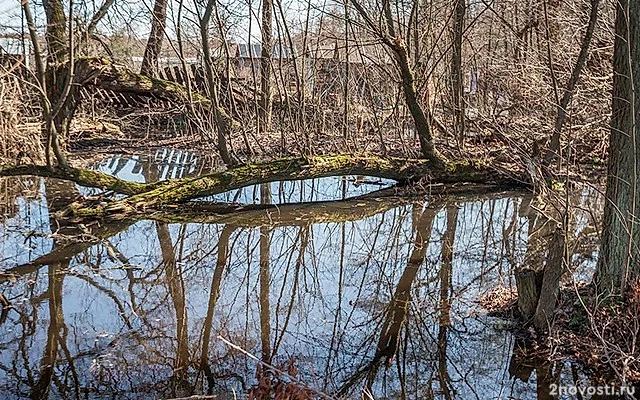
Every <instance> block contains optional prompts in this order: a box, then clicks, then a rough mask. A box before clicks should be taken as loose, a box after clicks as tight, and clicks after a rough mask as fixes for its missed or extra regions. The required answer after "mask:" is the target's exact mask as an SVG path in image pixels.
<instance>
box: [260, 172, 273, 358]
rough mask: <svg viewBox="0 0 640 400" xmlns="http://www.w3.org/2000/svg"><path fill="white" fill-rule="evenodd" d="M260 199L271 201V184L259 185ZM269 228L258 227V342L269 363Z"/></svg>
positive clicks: (262, 201) (263, 355)
mask: <svg viewBox="0 0 640 400" xmlns="http://www.w3.org/2000/svg"><path fill="white" fill-rule="evenodd" d="M260 200H261V203H263V204H269V203H270V202H271V185H270V184H268V183H267V184H262V185H260ZM270 235H271V233H270V230H269V227H267V226H261V227H260V272H259V280H260V295H259V296H260V343H261V348H262V361H263V362H265V363H267V364H271V314H270V308H271V305H270V300H269V295H270V294H269V284H270V282H269V281H270V272H269V258H270V256H271V253H270V247H271V245H270Z"/></svg>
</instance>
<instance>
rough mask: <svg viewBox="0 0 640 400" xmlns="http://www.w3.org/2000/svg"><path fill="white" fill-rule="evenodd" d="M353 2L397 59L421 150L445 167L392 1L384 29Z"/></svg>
mask: <svg viewBox="0 0 640 400" xmlns="http://www.w3.org/2000/svg"><path fill="white" fill-rule="evenodd" d="M351 3H352V4H353V6H354V7H355V9H356V11H357V12H358V14H359V15H360V17H362V18H363V19H364V21H365V23H366V24H367V25H368V26H369V27H370V28H371V29H372V30H373V31H374V32H377V34H378V35H379V37H380V39H381V40H382V42H383V43H384V44H385V45H387V46H388V47H389V48H390V49H391V51H392V53H393V57H394V59H395V63H396V66H397V67H398V70H399V71H400V79H401V81H402V91H403V93H404V99H405V103H406V105H407V108H408V109H409V112H410V113H411V117H412V118H413V122H414V124H415V127H416V133H417V134H418V140H419V142H420V151H421V153H422V157H424V158H425V159H427V160H429V161H432V162H434V163H435V164H438V165H442V163H443V160H442V157H441V156H440V154H439V153H438V152H437V151H436V148H435V146H434V143H433V134H432V131H431V122H432V118H431V113H430V112H429V110H428V109H425V107H423V106H422V104H420V102H419V100H418V97H419V96H418V92H417V90H416V85H415V74H414V72H413V68H412V66H411V60H410V58H409V54H408V52H407V47H406V45H405V43H404V41H403V39H402V37H400V36H399V34H398V33H397V32H396V28H395V22H394V20H393V13H392V11H391V2H390V1H384V2H383V3H382V4H383V12H384V21H385V22H384V25H383V26H380V25H379V24H378V23H377V22H376V21H375V20H374V19H373V18H372V17H371V15H369V13H368V12H367V10H366V9H365V8H364V6H363V5H362V4H361V3H360V2H359V1H358V0H351Z"/></svg>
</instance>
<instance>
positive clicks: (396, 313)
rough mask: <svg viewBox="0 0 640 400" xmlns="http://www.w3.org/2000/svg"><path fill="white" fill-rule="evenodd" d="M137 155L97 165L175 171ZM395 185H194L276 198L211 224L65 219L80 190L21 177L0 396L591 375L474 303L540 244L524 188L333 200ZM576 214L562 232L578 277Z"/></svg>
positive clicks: (311, 389)
mask: <svg viewBox="0 0 640 400" xmlns="http://www.w3.org/2000/svg"><path fill="white" fill-rule="evenodd" d="M142 159H143V158H141V157H138V158H132V159H127V160H126V162H123V161H121V160H122V157H120V158H119V159H118V160H120V161H118V160H115V161H114V160H112V159H110V160H106V161H104V162H101V163H100V164H99V166H98V168H100V169H101V170H103V171H105V172H110V173H113V174H114V175H119V174H120V176H122V174H125V175H128V176H126V178H127V179H133V180H138V181H151V180H158V179H162V178H163V176H169V177H178V176H181V175H179V173H171V172H169V173H166V172H163V171H164V169H166V165H161V164H159V163H155V162H154V159H153V158H151V157H148V158H146V161H144V162H141V161H140V160H142ZM137 163H141V164H143V165H141V166H137ZM110 164H111V166H112V167H114V166H115V167H118V168H119V170H118V171H115V170H113V169H110V168H112V167H109V165H110ZM163 168H164V169H163ZM145 171H146V172H145ZM188 173H193V171H191V172H188ZM149 174H151V175H149ZM168 174H169V175H168ZM134 175H138V176H134ZM183 175H184V173H183ZM150 176H151V178H150ZM13 182H15V180H14V181H13ZM5 183H8V182H5ZM24 183H25V182H23V184H24ZM390 184H391V182H388V181H378V180H377V179H372V178H369V177H355V176H354V177H337V178H323V179H316V180H313V181H301V182H276V183H272V184H270V185H263V186H262V187H256V188H245V189H243V190H240V191H234V192H229V193H225V194H223V195H219V196H214V197H212V198H209V199H204V200H208V201H227V202H232V203H261V202H262V203H273V204H276V205H277V207H273V208H268V209H266V210H260V209H258V210H252V211H251V212H247V213H245V214H244V216H243V213H238V214H237V215H235V216H234V218H232V219H230V218H226V219H223V218H220V221H224V223H219V222H216V221H215V218H216V217H215V215H214V216H211V215H208V216H207V223H198V222H193V223H191V222H183V223H171V215H165V216H160V217H158V216H156V217H155V220H141V221H130V220H125V221H98V222H95V223H92V224H87V225H81V226H75V225H73V224H70V223H68V222H66V221H64V220H56V219H55V218H54V216H53V211H55V210H58V209H60V208H61V207H62V206H64V205H66V204H68V199H70V198H73V197H74V196H77V195H78V194H79V193H86V192H87V190H86V189H84V188H78V187H76V186H75V185H74V184H69V183H65V182H59V181H54V180H41V179H35V178H33V179H31V180H30V181H28V182H26V185H25V186H29V188H30V191H31V194H30V195H27V194H26V192H25V193H14V196H13V197H12V198H10V199H5V200H6V203H7V204H6V206H7V207H5V209H3V210H4V213H5V215H3V216H1V218H2V219H1V220H0V260H1V264H0V293H2V294H3V295H4V296H5V297H6V298H7V299H8V300H9V302H10V303H11V305H12V307H11V308H9V309H8V311H5V312H3V314H2V316H1V318H0V350H1V351H0V394H1V395H0V398H2V399H22V398H35V399H45V398H51V399H72V398H89V399H103V398H104V399H107V398H108V399H174V398H186V397H189V396H193V395H216V396H217V397H215V398H218V399H234V398H247V397H252V398H271V397H269V396H276V397H275V398H282V399H284V398H290V399H307V398H362V397H363V396H364V398H375V399H385V398H389V399H396V398H409V399H415V398H439V399H440V398H441V399H454V398H455V399H535V398H538V399H548V398H552V397H550V392H551V385H552V384H554V383H559V382H565V383H566V384H568V385H575V384H576V379H586V378H585V375H584V374H583V372H582V370H581V368H580V367H579V366H578V365H574V364H573V363H572V362H571V361H565V362H556V363H552V364H541V363H536V362H531V361H529V360H526V359H522V357H520V356H519V352H518V345H519V340H518V339H516V338H515V337H514V336H513V335H512V334H511V333H510V332H509V331H508V330H507V329H506V328H508V326H507V325H508V322H507V321H505V320H502V319H499V318H495V317H491V316H488V315H487V312H486V311H485V310H484V309H483V308H482V307H481V306H480V304H479V302H480V300H481V299H482V298H484V297H485V296H487V295H488V294H490V293H495V292H496V290H497V289H499V290H500V291H501V292H504V293H512V292H514V291H515V279H514V271H515V269H516V268H519V267H521V266H522V265H523V264H524V263H527V262H531V260H535V259H536V255H539V254H541V253H543V252H544V249H543V248H540V246H539V245H540V243H541V241H535V240H530V236H531V234H532V233H533V232H534V231H539V230H540V229H541V226H542V225H543V223H542V222H541V221H543V218H542V217H541V216H539V215H537V214H536V213H535V211H534V209H533V207H530V205H529V204H530V201H531V199H530V198H528V197H526V196H524V195H520V194H513V193H502V194H495V195H491V196H475V197H469V198H460V197H459V198H455V199H448V200H443V199H424V200H420V201H410V200H406V201H398V200H397V199H395V200H384V199H378V200H376V199H366V198H360V199H359V200H358V201H351V202H345V201H340V200H341V199H344V198H349V197H356V196H360V195H362V194H365V193H367V192H371V191H373V190H377V189H380V188H384V187H386V186H389V185H390ZM12 185H13V184H12ZM265 186H266V187H265ZM16 190H17V189H16ZM332 200H338V201H337V202H332ZM591 201H593V199H592V197H591V196H586V195H583V196H582V197H580V198H578V199H576V202H580V204H582V205H584V206H585V207H584V208H585V209H588V208H589V207H592V208H593V207H597V205H593V204H590V203H589V202H591ZM294 202H303V203H305V204H303V205H296V204H291V203H294ZM308 202H318V203H316V204H313V203H312V204H309V203H308ZM9 203H10V204H9ZM588 215H589V213H587V212H585V213H582V214H579V215H578V216H576V218H578V219H580V220H579V221H578V222H577V223H576V224H575V225H576V226H577V227H578V228H577V230H576V232H573V235H574V237H575V240H576V242H579V243H580V244H581V245H580V246H576V247H575V248H576V254H574V256H573V261H574V263H575V272H574V275H575V276H584V277H587V278H588V276H589V273H590V271H591V268H593V263H594V260H595V257H596V252H597V247H596V245H595V243H596V241H595V240H594V236H593V234H592V233H593V229H592V227H591V223H592V221H591V220H590V219H589V217H588ZM270 390H271V391H270ZM269 391H270V393H269ZM276 392H277V393H280V394H279V395H276V394H275V393H276ZM278 396H280V397H278ZM286 396H288V397H286ZM200 398H202V397H200ZM212 398H213V397H212Z"/></svg>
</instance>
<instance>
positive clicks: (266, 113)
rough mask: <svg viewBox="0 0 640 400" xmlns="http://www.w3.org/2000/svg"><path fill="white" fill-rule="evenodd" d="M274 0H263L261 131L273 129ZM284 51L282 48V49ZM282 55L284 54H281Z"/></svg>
mask: <svg viewBox="0 0 640 400" xmlns="http://www.w3.org/2000/svg"><path fill="white" fill-rule="evenodd" d="M272 25H273V2H272V0H262V53H261V54H260V89H261V91H262V93H261V94H260V108H259V122H258V123H259V131H260V132H268V131H269V130H270V129H271V55H272V54H271V53H272V51H273V27H272ZM249 51H251V49H249ZM280 52H281V53H282V49H280ZM280 56H282V54H280Z"/></svg>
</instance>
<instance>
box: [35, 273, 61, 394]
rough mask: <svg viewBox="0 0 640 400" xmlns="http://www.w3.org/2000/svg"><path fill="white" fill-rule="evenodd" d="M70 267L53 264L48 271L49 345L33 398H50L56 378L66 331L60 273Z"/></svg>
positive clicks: (43, 356) (45, 351) (41, 362)
mask: <svg viewBox="0 0 640 400" xmlns="http://www.w3.org/2000/svg"><path fill="white" fill-rule="evenodd" d="M68 266H69V261H66V262H63V263H57V264H51V265H50V266H49V269H48V273H49V275H48V276H49V287H48V289H47V292H46V297H47V300H48V302H49V329H48V331H47V344H46V345H45V347H44V349H45V350H44V354H43V355H42V359H41V361H40V377H39V378H38V380H37V381H36V383H35V384H34V385H33V389H32V391H31V398H32V399H33V400H44V399H47V398H49V391H50V387H51V382H52V380H53V376H54V367H55V366H56V362H57V361H58V348H59V345H60V338H61V331H62V330H63V329H64V328H63V327H64V318H63V313H62V285H63V282H64V274H63V273H61V272H60V271H61V270H62V269H66V268H67V267H68Z"/></svg>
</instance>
